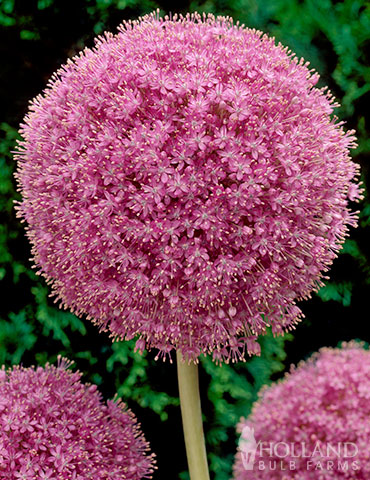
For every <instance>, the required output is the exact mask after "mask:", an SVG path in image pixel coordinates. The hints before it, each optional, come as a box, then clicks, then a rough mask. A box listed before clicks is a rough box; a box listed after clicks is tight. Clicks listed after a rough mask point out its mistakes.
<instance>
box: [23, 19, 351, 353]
mask: <svg viewBox="0 0 370 480" xmlns="http://www.w3.org/2000/svg"><path fill="white" fill-rule="evenodd" d="M317 81H318V75H317V74H316V73H314V72H312V71H311V70H309V69H308V67H307V64H306V63H304V61H303V60H300V61H299V60H297V58H295V57H294V56H293V54H291V53H290V52H289V51H288V50H287V49H286V48H283V47H282V46H281V45H277V46H276V45H275V43H274V40H273V39H271V38H268V37H267V36H266V35H263V34H262V33H261V32H258V31H255V30H251V29H248V28H245V27H244V26H239V25H233V23H232V20H231V19H228V18H221V17H219V18H217V19H215V18H214V17H213V16H208V17H206V16H203V17H200V16H199V15H197V14H192V15H188V16H187V17H185V18H183V17H179V18H178V17H176V16H175V17H173V18H172V19H169V18H165V19H161V18H157V17H156V15H154V14H153V15H150V16H146V17H144V18H143V19H140V20H138V21H134V22H128V23H125V24H123V25H122V26H121V27H120V29H119V33H118V34H117V35H112V34H106V35H105V36H104V37H100V38H99V39H98V40H97V42H96V46H95V48H94V49H85V50H84V51H83V52H82V53H81V54H80V55H79V56H77V57H75V58H74V59H73V60H71V61H68V63H67V64H66V65H64V66H63V67H62V68H61V69H60V70H59V71H58V72H57V73H56V74H55V75H54V76H53V77H52V80H51V81H50V82H49V84H48V86H47V88H46V90H45V91H44V93H43V95H41V96H39V97H37V98H36V99H35V100H34V101H33V103H32V105H31V107H30V111H29V113H28V115H27V116H26V118H25V122H24V124H23V125H22V130H21V134H22V136H23V141H22V142H21V143H20V145H19V152H18V155H17V159H18V162H19V168H18V173H17V179H18V182H19V185H20V189H21V193H22V196H23V202H22V204H21V205H20V207H19V214H20V216H21V217H22V218H23V219H24V220H25V221H26V222H27V223H28V236H29V239H30V241H31V243H32V245H33V255H34V260H35V262H36V264H37V265H38V266H39V267H40V272H41V273H42V274H43V275H44V276H45V277H46V278H47V279H48V280H49V282H50V283H52V285H53V289H54V294H55V295H56V296H57V297H58V298H59V299H60V300H61V302H62V304H63V305H64V307H65V308H70V309H71V310H72V311H73V312H75V313H76V314H79V315H81V314H87V316H88V318H90V319H92V320H94V321H95V322H96V323H97V324H98V325H99V326H100V327H101V328H102V329H107V330H109V331H110V332H111V333H112V334H113V335H114V336H117V337H119V338H127V339H130V338H133V337H137V338H138V343H137V347H138V348H139V349H140V350H142V349H144V348H151V347H155V348H158V349H159V351H160V352H161V354H163V355H164V356H165V355H166V354H167V353H168V352H170V351H171V350H172V349H173V348H176V349H179V350H180V351H182V353H183V354H184V355H186V356H187V357H188V358H193V359H196V358H197V357H198V356H199V355H200V354H201V353H213V357H214V358H215V359H216V360H228V359H230V358H231V359H233V360H236V359H238V358H239V357H240V356H242V355H243V354H244V351H245V349H247V350H248V352H249V353H258V351H259V350H258V349H259V345H258V343H257V342H256V339H257V338H258V336H259V335H260V334H262V333H263V332H264V331H265V329H266V326H267V325H268V324H269V325H271V326H272V329H273V331H274V333H277V334H279V333H282V332H284V331H285V330H287V329H289V328H292V326H294V324H295V323H296V322H297V321H298V319H299V318H300V317H301V316H302V313H301V311H300V309H299V308H298V307H297V306H296V304H295V301H296V300H297V299H302V298H305V297H307V296H309V294H310V292H311V291H312V290H313V289H315V288H317V286H318V285H319V284H320V278H322V277H321V275H322V272H323V271H326V270H327V269H328V266H329V265H330V264H331V263H332V261H333V259H334V257H335V256H336V252H337V251H338V249H339V248H340V247H339V245H340V243H341V242H342V241H343V238H344V236H345V234H346V231H347V226H348V225H354V224H355V215H354V214H353V213H351V211H350V209H349V207H348V201H349V200H356V199H357V198H358V197H359V189H358V187H357V184H356V181H355V178H356V175H357V173H358V172H357V170H358V169H357V166H356V165H355V164H354V163H352V162H351V160H350V158H349V148H351V147H353V145H354V137H353V132H347V133H345V132H344V130H343V128H342V125H341V124H340V123H337V122H336V120H335V119H331V117H330V114H331V113H332V111H333V108H334V106H335V104H334V102H333V100H332V98H331V96H330V94H328V93H327V92H326V90H325V89H318V88H316V87H315V84H316V83H317Z"/></svg>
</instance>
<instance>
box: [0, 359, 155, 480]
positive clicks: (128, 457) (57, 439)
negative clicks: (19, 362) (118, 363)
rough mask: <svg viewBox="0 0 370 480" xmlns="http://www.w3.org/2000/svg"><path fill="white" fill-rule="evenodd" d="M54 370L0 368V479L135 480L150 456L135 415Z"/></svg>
mask: <svg viewBox="0 0 370 480" xmlns="http://www.w3.org/2000/svg"><path fill="white" fill-rule="evenodd" d="M69 365H70V363H69V362H68V361H66V360H64V359H63V360H61V361H60V362H59V365H58V367H55V366H52V365H49V364H47V365H46V366H45V367H44V368H41V367H37V368H22V367H18V366H16V367H13V368H11V369H8V370H5V369H4V367H3V369H2V370H0V426H1V428H0V479H4V480H5V479H12V480H20V479H24V480H31V479H37V480H88V479H90V480H122V479H126V480H140V479H144V478H151V473H152V472H153V465H154V459H153V455H150V454H148V444H147V442H146V441H145V439H144V437H143V434H142V433H141V431H140V427H139V425H138V424H137V422H136V419H135V417H134V415H133V413H132V412H131V411H130V410H128V409H127V407H126V406H125V405H124V404H123V403H122V402H120V401H108V402H107V403H106V404H105V403H103V401H102V397H101V395H100V393H99V392H98V390H97V388H96V385H91V384H83V383H81V381H80V379H81V374H80V373H79V372H71V371H70V370H67V367H68V366H69Z"/></svg>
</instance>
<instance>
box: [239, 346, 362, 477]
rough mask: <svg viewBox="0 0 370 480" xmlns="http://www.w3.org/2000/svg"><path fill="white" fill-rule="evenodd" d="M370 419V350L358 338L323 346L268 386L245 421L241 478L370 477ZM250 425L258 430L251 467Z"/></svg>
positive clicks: (240, 464) (254, 432) (240, 457)
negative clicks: (282, 377) (336, 345)
mask: <svg viewBox="0 0 370 480" xmlns="http://www.w3.org/2000/svg"><path fill="white" fill-rule="evenodd" d="M369 419H370V352H369V351H368V350H364V349H363V348H361V346H360V345H359V344H356V343H354V342H350V343H348V344H344V345H343V348H341V349H339V348H337V349H332V348H323V349H321V350H320V351H319V352H318V353H317V354H315V355H313V357H311V358H310V359H309V360H308V361H307V362H302V363H301V364H300V365H299V367H298V368H297V369H294V368H293V369H292V371H291V373H290V374H287V375H286V377H285V378H284V379H283V380H282V381H280V382H278V383H276V384H274V385H272V386H271V387H266V388H264V389H263V390H262V391H261V393H260V398H259V400H258V401H257V402H256V403H255V404H254V407H253V409H252V413H251V414H250V416H249V417H248V419H244V418H242V419H241V422H240V424H239V425H238V431H239V432H242V438H241V443H240V445H239V451H238V453H237V455H236V458H235V465H234V478H235V479H236V480H265V479H266V480H288V479H289V480H327V479H328V480H329V479H335V480H339V479H345V478H347V479H353V480H355V479H356V480H368V479H369V478H370V422H369ZM244 429H245V430H246V431H253V434H254V441H255V444H253V447H254V448H253V452H252V453H253V455H254V456H253V459H252V462H254V464H253V465H249V468H250V467H251V466H253V468H250V470H248V469H246V467H248V465H247V463H246V460H247V457H244V458H243V454H244V450H245V451H246V452H247V448H245V447H244V444H243V442H244V439H243V436H245V435H243V430H244ZM247 440H248V439H247ZM249 443H250V442H249ZM247 446H248V445H247ZM247 453H249V451H248V452H247ZM290 462H292V463H291V464H290ZM330 462H332V463H330ZM345 462H347V466H346V464H345Z"/></svg>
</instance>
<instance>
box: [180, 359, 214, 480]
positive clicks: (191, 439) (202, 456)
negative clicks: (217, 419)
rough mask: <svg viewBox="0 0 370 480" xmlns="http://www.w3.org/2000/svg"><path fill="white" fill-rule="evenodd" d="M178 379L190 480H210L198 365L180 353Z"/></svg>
mask: <svg viewBox="0 0 370 480" xmlns="http://www.w3.org/2000/svg"><path fill="white" fill-rule="evenodd" d="M177 377H178V381H179V392H180V404H181V415H182V425H183V429H184V437H185V446H186V456H187V459H188V467H189V474H190V479H191V480H209V472H208V463H207V453H206V444H205V441H204V433H203V421H202V410H201V406H200V395H199V379H198V365H196V364H195V363H190V364H189V363H187V362H185V361H184V360H183V358H182V355H181V354H180V353H179V352H177Z"/></svg>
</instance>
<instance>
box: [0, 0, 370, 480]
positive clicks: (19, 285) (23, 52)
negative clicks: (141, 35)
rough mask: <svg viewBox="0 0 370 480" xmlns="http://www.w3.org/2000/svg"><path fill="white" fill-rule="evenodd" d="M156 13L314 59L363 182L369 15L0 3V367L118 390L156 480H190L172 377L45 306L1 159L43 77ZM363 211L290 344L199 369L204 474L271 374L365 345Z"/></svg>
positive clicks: (224, 459)
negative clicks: (77, 373) (259, 36)
mask: <svg viewBox="0 0 370 480" xmlns="http://www.w3.org/2000/svg"><path fill="white" fill-rule="evenodd" d="M155 8H160V9H161V12H162V13H165V12H169V11H172V12H175V11H176V12H180V11H181V12H183V13H185V12H187V11H189V10H191V11H194V10H198V11H199V12H202V11H206V12H212V13H215V14H227V15H231V16H233V18H234V19H235V20H240V21H241V23H245V24H246V25H247V26H249V27H256V28H258V29H261V30H263V31H265V32H266V33H269V34H270V35H273V36H275V37H276V40H277V41H280V42H281V43H283V44H284V45H287V46H289V47H290V49H291V50H293V51H294V52H296V53H297V55H298V56H303V57H304V58H305V59H306V60H308V61H310V62H311V65H312V67H314V68H315V69H317V70H318V71H319V73H320V74H321V81H320V86H323V85H328V86H329V88H330V89H331V91H332V92H333V93H334V95H335V96H336V98H337V99H338V100H339V101H340V103H341V104H342V107H341V108H340V109H338V112H337V115H338V116H339V117H340V118H341V119H342V120H345V121H346V123H347V126H348V128H355V129H356V130H357V135H358V138H359V147H358V148H357V149H356V150H355V151H354V152H353V156H354V159H355V161H356V162H359V163H360V164H361V166H362V177H363V178H362V179H363V181H364V184H365V186H366V184H367V183H368V172H369V167H368V159H369V151H370V141H369V140H368V139H367V135H366V124H367V125H368V123H369V118H368V116H367V115H368V114H367V111H368V110H367V109H366V106H367V105H366V102H368V104H370V102H369V96H370V68H369V66H368V61H369V58H368V55H369V51H370V7H369V4H368V3H367V2H361V1H351V0H346V1H344V2H334V1H329V0H306V1H297V0H292V1H279V0H263V1H262V0H261V1H257V0H255V1H252V0H230V1H225V0H216V1H213V0H208V1H206V2H204V3H198V2H191V3H189V2H185V1H181V3H179V2H177V3H176V7H173V6H172V5H171V2H169V1H162V2H160V3H158V2H155V1H150V0H145V1H144V2H140V1H137V0H115V1H114V0H73V1H72V0H65V1H53V0H39V1H31V0H24V1H16V0H0V49H1V56H0V58H1V75H0V91H1V118H0V134H1V144H0V281H1V290H0V291H1V303H0V364H2V363H5V364H6V365H11V364H14V363H23V364H24V365H26V366H27V365H30V364H34V363H40V364H44V363H45V362H46V361H50V362H55V360H56V356H57V355H58V354H62V355H65V356H67V357H68V358H70V359H72V360H74V361H75V363H76V365H77V368H79V369H80V370H81V371H82V372H83V373H84V379H85V381H91V382H95V383H97V384H98V385H99V388H100V390H101V391H102V393H103V395H104V397H106V398H109V397H112V396H113V395H114V393H115V392H118V394H119V395H120V396H122V397H123V399H124V400H125V401H126V402H127V403H128V405H129V406H130V407H131V409H132V410H133V411H134V412H135V414H136V415H137V417H138V418H139V421H140V422H141V423H142V428H143V430H144V432H145V435H146V437H147V439H148V440H149V441H150V443H151V445H152V449H153V451H154V452H155V453H156V454H157V457H158V467H159V468H158V471H157V472H156V474H155V479H159V478H161V479H162V480H164V479H171V480H172V479H175V478H179V477H180V478H187V477H186V475H187V474H186V473H182V474H181V473H180V472H184V471H185V470H186V460H185V454H184V446H183V440H182V431H181V419H180V415H179V408H178V398H177V384H176V370H175V366H174V365H173V364H172V365H171V364H169V363H165V364H163V363H162V362H160V363H159V362H155V361H154V354H152V353H149V354H146V355H144V356H143V357H141V356H140V355H138V354H134V353H133V344H132V342H127V343H126V342H124V343H115V344H114V345H112V344H111V342H110V340H109V338H108V336H107V335H105V334H98V332H97V330H96V329H95V328H94V327H93V326H92V325H91V324H90V323H89V322H87V321H85V320H84V319H77V318H76V317H74V316H73V315H71V314H70V313H68V312H62V311H60V310H58V308H57V307H56V306H54V305H53V304H52V303H51V301H50V300H49V299H48V293H49V290H48V288H47V287H46V285H45V282H44V281H43V280H42V279H40V278H39V277H36V276H35V274H34V273H33V270H31V268H30V267H31V264H30V262H29V260H28V258H29V257H30V251H29V245H28V243H27V241H26V239H25V236H24V230H23V227H22V226H21V225H20V223H19V221H18V220H17V219H16V218H15V215H14V209H13V200H14V199H17V198H18V196H17V194H16V192H15V186H14V181H13V178H12V172H13V170H14V162H13V160H12V155H11V151H12V150H13V149H14V145H15V140H16V138H17V129H18V125H19V122H20V121H21V120H22V118H23V116H24V114H25V113H26V110H27V105H28V101H29V100H30V99H31V98H33V97H34V96H35V95H37V94H38V93H40V92H41V91H42V89H43V88H44V87H45V84H46V82H47V80H48V78H49V77H50V75H51V74H52V72H53V71H54V70H56V69H57V68H58V67H59V66H60V64H62V63H64V62H65V61H66V59H67V58H68V57H70V56H72V55H74V54H76V53H77V52H78V51H80V50H81V49H82V48H83V47H84V46H92V45H93V38H94V36H95V35H96V34H99V33H101V32H102V31H104V30H111V31H115V29H116V27H117V25H118V24H119V23H120V22H121V21H122V20H123V19H128V18H135V17H137V16H139V15H142V14H144V13H148V12H150V11H152V10H154V9H155ZM354 208H360V210H361V214H360V222H359V228H358V229H356V230H354V229H352V231H351V237H350V239H349V240H347V242H346V243H345V245H344V249H343V252H342V253H341V254H340V256H339V258H338V259H337V260H336V261H335V264H334V265H333V268H332V270H331V273H330V276H331V280H330V282H328V283H327V285H326V286H325V287H324V288H323V289H322V290H321V291H320V292H319V294H318V295H315V296H314V297H313V298H312V299H311V300H309V301H307V302H305V303H304V304H302V308H303V311H304V312H305V314H306V319H305V321H304V322H302V323H301V324H300V325H299V326H298V327H297V329H296V331H295V332H294V333H293V335H290V336H289V337H286V338H284V339H282V338H278V339H273V338H272V337H271V336H267V337H265V338H263V339H262V340H261V343H262V356H261V357H260V358H251V359H249V360H248V361H247V362H246V363H245V364H238V365H229V366H228V365H224V366H223V367H217V366H215V365H214V364H213V363H212V362H211V361H210V360H209V359H204V360H202V362H201V377H200V378H201V393H202V401H203V410H204V417H205V428H206V435H207V443H208V452H209V459H210V464H211V470H212V477H213V478H214V479H215V480H226V479H228V478H230V472H231V464H232V458H233V453H234V451H235V448H236V447H235V445H236V435H235V431H234V426H235V424H236V422H237V420H238V419H239V417H240V416H241V415H247V414H248V411H249V409H250V407H251V403H252V402H253V400H254V399H255V398H256V394H257V391H258V390H259V389H260V387H261V386H262V385H263V384H265V383H269V382H270V381H271V380H276V379H278V378H280V377H281V376H282V374H283V371H284V370H286V369H288V368H289V365H290V364H291V363H297V362H298V361H299V360H301V359H304V358H307V356H308V355H310V353H312V352H313V351H315V350H317V349H319V348H320V347H322V346H336V345H337V344H338V342H340V341H343V340H350V339H353V338H356V339H361V340H364V341H365V342H369V339H370V329H369V326H368V324H369V314H368V311H369V307H368V299H369V298H370V282H369V280H370V275H369V255H370V242H369V238H370V236H369V230H370V204H369V202H368V198H366V199H365V200H364V201H363V202H362V203H361V205H360V206H359V207H358V206H354Z"/></svg>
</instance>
